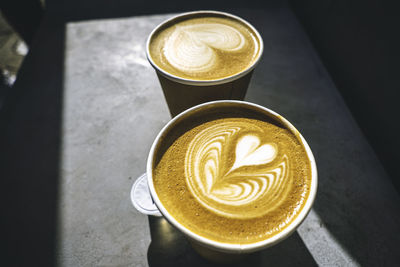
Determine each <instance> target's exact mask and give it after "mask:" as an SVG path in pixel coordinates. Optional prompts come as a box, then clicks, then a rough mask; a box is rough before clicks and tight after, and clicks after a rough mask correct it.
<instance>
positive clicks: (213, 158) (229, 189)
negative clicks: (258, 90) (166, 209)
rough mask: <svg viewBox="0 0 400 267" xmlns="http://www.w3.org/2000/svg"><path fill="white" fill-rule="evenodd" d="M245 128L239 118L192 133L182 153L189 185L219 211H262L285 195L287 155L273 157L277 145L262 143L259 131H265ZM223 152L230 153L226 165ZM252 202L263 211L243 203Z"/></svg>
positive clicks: (241, 213)
mask: <svg viewBox="0 0 400 267" xmlns="http://www.w3.org/2000/svg"><path fill="white" fill-rule="evenodd" d="M246 129H248V125H246V124H245V123H238V122H230V123H228V122H227V123H224V124H223V125H214V126H211V127H209V128H207V129H205V130H203V131H201V132H199V133H198V134H197V135H196V136H195V137H194V138H193V140H192V141H191V143H190V144H189V147H188V150H187V153H186V157H185V166H187V167H186V169H185V177H186V182H187V183H188V186H189V189H190V190H191V192H192V193H193V195H194V196H195V198H196V200H197V201H199V202H200V203H201V204H202V205H204V206H205V207H206V208H208V209H210V210H212V211H214V212H216V213H218V214H220V215H223V216H228V217H237V218H251V217H255V216H260V215H263V214H264V213H267V212H268V211H269V210H271V209H273V208H275V207H276V206H277V205H279V204H280V201H276V200H279V199H284V195H285V194H286V193H287V190H284V188H285V187H286V185H287V183H289V182H290V179H289V178H288V176H287V168H288V165H289V162H288V158H287V156H286V155H283V156H281V158H280V159H279V160H275V159H276V157H277V154H278V151H277V150H278V146H277V145H276V144H274V143H268V144H261V141H260V138H259V137H258V136H260V135H262V134H265V133H264V132H263V130H262V129H261V128H259V129H257V130H258V131H254V130H253V131H252V132H250V133H249V132H246ZM242 132H244V133H242ZM229 150H231V151H229ZM228 155H235V161H234V163H233V165H232V166H227V165H226V162H227V160H226V159H227V157H228ZM271 162H273V163H271ZM246 167H247V168H246ZM257 203H259V205H260V206H265V207H266V208H263V210H262V213H260V212H259V211H257V212H254V210H252V209H246V208H245V207H246V205H257ZM238 207H240V208H239V209H238Z"/></svg>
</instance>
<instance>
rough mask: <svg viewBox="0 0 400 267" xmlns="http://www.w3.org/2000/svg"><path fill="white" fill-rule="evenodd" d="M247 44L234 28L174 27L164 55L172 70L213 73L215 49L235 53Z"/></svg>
mask: <svg viewBox="0 0 400 267" xmlns="http://www.w3.org/2000/svg"><path fill="white" fill-rule="evenodd" d="M245 43H246V39H245V37H244V36H243V35H242V33H240V32H239V31H238V30H236V29H235V28H233V27H231V26H228V25H223V24H218V23H202V24H196V25H188V26H176V27H175V29H174V31H173V32H172V33H171V35H170V36H169V38H168V39H167V40H166V43H165V46H164V50H163V52H164V56H165V58H166V59H167V61H168V62H169V63H170V64H171V65H172V66H173V67H175V68H177V69H178V70H180V71H183V72H186V73H199V72H207V71H210V70H212V69H213V68H214V67H216V65H217V61H218V56H217V53H216V52H215V50H216V49H217V50H221V51H224V52H235V51H239V50H241V49H242V48H243V47H244V45H245Z"/></svg>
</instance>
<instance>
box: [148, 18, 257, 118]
mask: <svg viewBox="0 0 400 267" xmlns="http://www.w3.org/2000/svg"><path fill="white" fill-rule="evenodd" d="M207 14H213V15H218V16H221V17H227V18H230V19H233V20H236V21H238V22H240V23H242V24H244V25H246V26H247V27H248V28H250V29H251V31H252V32H253V33H254V35H255V37H256V39H257V44H258V49H259V50H258V51H259V52H258V55H257V57H256V59H255V60H254V61H253V63H252V64H251V65H250V66H247V67H246V68H244V69H243V70H242V71H240V72H239V73H236V74H234V75H232V76H228V77H225V78H221V79H214V80H212V79H210V80H194V79H187V78H182V77H179V76H177V75H173V74H171V73H169V72H168V71H165V70H164V69H163V68H161V67H160V66H158V65H157V64H156V63H155V61H154V60H153V58H152V56H151V53H150V42H151V40H152V38H153V36H154V35H155V34H157V33H158V32H159V31H160V29H162V28H163V27H165V25H173V24H174V23H175V22H178V21H181V20H183V19H185V18H190V17H193V16H199V15H207ZM263 49H264V44H263V40H262V38H261V35H260V34H259V33H258V31H257V30H256V29H255V28H254V27H253V26H252V25H251V24H250V23H248V22H247V21H245V20H243V19H242V18H239V17H237V16H235V15H232V14H229V13H225V12H218V11H195V12H188V13H183V14H180V15H178V16H175V17H172V18H170V19H168V20H166V21H164V22H162V23H161V24H160V25H158V26H157V27H156V28H155V29H154V30H153V31H152V33H151V34H150V35H149V38H148V39H147V44H146V55H147V59H148V60H149V62H150V64H151V65H152V66H153V68H154V69H155V71H156V73H157V76H158V79H159V81H160V84H161V87H162V90H163V93H164V97H165V99H166V101H167V104H168V108H169V111H170V113H171V116H172V117H175V116H176V115H177V114H179V113H180V112H182V111H184V110H186V109H188V108H190V107H193V106H195V105H198V104H201V103H205V102H209V101H214V100H224V99H227V100H229V99H232V100H243V99H244V97H245V95H246V92H247V88H248V86H249V83H250V79H251V76H252V73H253V70H254V68H255V66H256V65H257V63H258V62H259V60H260V58H261V56H262V53H263Z"/></svg>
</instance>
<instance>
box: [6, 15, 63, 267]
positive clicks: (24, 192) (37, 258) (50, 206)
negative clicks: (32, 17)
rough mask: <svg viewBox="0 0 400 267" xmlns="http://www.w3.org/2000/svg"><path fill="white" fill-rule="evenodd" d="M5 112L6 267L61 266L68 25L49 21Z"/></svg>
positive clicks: (10, 97)
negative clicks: (59, 240) (59, 245)
mask: <svg viewBox="0 0 400 267" xmlns="http://www.w3.org/2000/svg"><path fill="white" fill-rule="evenodd" d="M43 25H46V26H44V27H41V29H40V30H39V32H38V33H37V35H36V38H37V40H38V39H40V40H41V41H42V42H41V43H39V42H34V44H33V45H32V46H31V47H30V51H31V52H30V53H29V54H28V55H27V57H26V58H25V61H24V63H23V65H22V67H21V70H20V72H19V76H18V79H17V81H16V82H15V84H14V86H13V87H12V88H11V89H10V90H9V92H7V95H6V99H5V102H4V105H3V107H2V109H1V110H0V165H1V166H0V167H1V168H0V169H1V171H0V183H1V185H0V189H1V193H0V197H1V205H2V212H1V219H0V224H1V225H0V227H1V230H2V233H3V234H2V235H1V243H2V245H3V244H4V245H5V249H1V253H4V254H1V264H0V265H3V266H32V265H34V266H55V262H56V259H55V258H56V255H55V247H56V233H57V229H56V227H57V205H58V186H59V179H60V177H59V171H60V170H59V167H60V154H61V119H62V102H63V100H62V98H63V69H64V39H65V36H64V33H65V31H64V24H63V23H62V22H60V21H58V20H57V19H54V18H50V17H48V18H47V19H46V20H45V21H44V22H43Z"/></svg>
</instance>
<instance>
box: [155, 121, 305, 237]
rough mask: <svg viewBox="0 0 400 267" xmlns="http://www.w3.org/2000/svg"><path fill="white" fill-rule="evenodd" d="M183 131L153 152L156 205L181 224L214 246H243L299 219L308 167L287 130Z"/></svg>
mask: <svg viewBox="0 0 400 267" xmlns="http://www.w3.org/2000/svg"><path fill="white" fill-rule="evenodd" d="M187 123H189V124H191V123H192V122H186V124H187ZM183 125H184V124H183ZM182 127H183V128H182V129H181V130H179V131H178V132H179V133H180V134H179V136H173V137H171V138H172V141H168V142H166V143H168V147H166V148H159V151H160V152H159V153H160V155H159V160H157V162H156V163H155V168H154V173H153V176H154V178H153V181H154V187H155V189H156V192H157V195H158V197H159V199H160V201H161V202H162V204H163V206H164V207H165V209H166V210H168V212H169V213H170V215H171V216H173V217H174V218H175V219H176V220H177V221H178V222H179V223H181V224H182V225H184V226H185V227H186V228H188V229H190V230H191V231H193V232H195V233H197V234H199V235H201V236H204V237H206V238H209V239H212V240H216V241H220V242H225V243H240V244H245V243H253V242H257V241H261V240H264V239H266V238H268V237H271V236H273V235H275V234H277V233H279V232H280V231H282V230H283V229H285V228H286V227H287V226H288V225H289V224H290V223H291V222H292V221H293V220H294V219H295V218H296V216H297V215H298V214H299V213H300V211H301V210H302V208H303V207H304V205H305V202H306V199H307V197H308V195H309V191H310V185H311V167H310V163H309V159H308V156H307V153H306V151H305V149H304V146H303V145H302V143H301V141H300V140H299V139H298V137H297V136H296V135H295V134H293V133H292V132H291V131H290V130H288V129H286V128H284V127H283V126H280V124H275V123H271V122H267V121H261V120H258V119H253V118H251V117H222V118H218V117H217V118H207V119H206V120H205V121H204V122H200V123H199V122H196V123H195V124H194V125H193V126H190V125H189V126H187V125H186V126H185V125H184V126H182ZM167 139H168V138H167ZM161 151H162V152H161Z"/></svg>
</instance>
